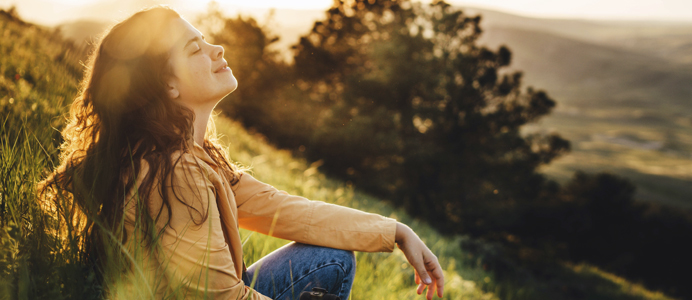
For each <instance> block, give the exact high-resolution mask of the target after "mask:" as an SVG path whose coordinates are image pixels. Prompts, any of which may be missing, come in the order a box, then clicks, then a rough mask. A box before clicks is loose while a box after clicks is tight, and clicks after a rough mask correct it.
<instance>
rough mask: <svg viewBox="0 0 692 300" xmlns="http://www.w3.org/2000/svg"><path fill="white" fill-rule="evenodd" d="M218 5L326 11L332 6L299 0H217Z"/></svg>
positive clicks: (320, 0)
mask: <svg viewBox="0 0 692 300" xmlns="http://www.w3.org/2000/svg"><path fill="white" fill-rule="evenodd" d="M218 2H219V3H223V4H230V5H234V6H236V5H237V6H242V7H253V8H282V9H327V8H329V7H330V6H331V5H332V1H331V0H301V1H284V0H254V1H241V0H218Z"/></svg>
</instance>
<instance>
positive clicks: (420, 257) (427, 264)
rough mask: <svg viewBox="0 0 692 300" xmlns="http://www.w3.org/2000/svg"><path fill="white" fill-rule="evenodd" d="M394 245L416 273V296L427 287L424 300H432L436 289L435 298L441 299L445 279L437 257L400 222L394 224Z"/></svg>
mask: <svg viewBox="0 0 692 300" xmlns="http://www.w3.org/2000/svg"><path fill="white" fill-rule="evenodd" d="M395 240H396V244H397V246H398V247H399V249H401V251H403V252H404V255H406V259H407V260H408V262H409V263H410V264H411V266H413V269H414V270H415V271H416V284H418V289H417V290H416V292H417V293H418V295H420V294H422V293H423V290H424V289H425V287H426V286H427V287H428V293H427V295H426V298H427V299H428V300H432V298H433V294H434V293H435V290H436V289H437V296H438V297H440V298H442V292H443V290H444V285H445V277H444V274H442V267H440V263H439V262H438V261H437V257H436V256H435V255H434V254H433V253H432V252H431V251H430V249H428V247H427V246H425V244H424V243H423V241H421V239H420V238H419V237H418V235H416V233H415V232H413V230H412V229H411V228H409V227H408V226H406V225H404V224H402V223H401V222H399V223H397V224H396V237H395Z"/></svg>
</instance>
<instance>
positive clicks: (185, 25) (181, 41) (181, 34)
mask: <svg viewBox="0 0 692 300" xmlns="http://www.w3.org/2000/svg"><path fill="white" fill-rule="evenodd" d="M196 36H199V37H201V36H202V33H201V32H199V30H197V28H195V27H194V26H192V24H190V22H188V21H187V20H185V19H183V18H175V19H172V20H170V22H169V26H168V27H167V30H166V31H164V33H163V36H162V38H161V42H162V43H163V45H162V46H164V47H166V48H168V49H171V51H172V52H175V51H182V50H183V46H184V45H185V44H186V43H187V41H189V40H190V39H192V38H194V37H196Z"/></svg>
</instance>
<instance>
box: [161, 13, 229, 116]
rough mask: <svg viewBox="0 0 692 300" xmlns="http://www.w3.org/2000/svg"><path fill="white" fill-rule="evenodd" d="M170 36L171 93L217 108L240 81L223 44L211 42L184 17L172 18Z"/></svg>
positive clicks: (191, 105) (197, 104)
mask: <svg viewBox="0 0 692 300" xmlns="http://www.w3.org/2000/svg"><path fill="white" fill-rule="evenodd" d="M170 22H171V26H169V30H168V34H167V36H164V39H167V41H168V43H172V45H171V48H170V58H169V65H170V66H171V69H172V71H173V76H172V77H171V78H170V79H169V80H168V85H169V90H168V92H169V93H168V94H169V97H170V98H172V99H173V100H174V101H178V102H180V103H181V104H183V105H185V106H187V107H189V108H191V109H193V110H195V111H196V110H197V109H199V108H209V107H211V108H213V107H214V106H215V105H216V103H218V101H219V100H221V99H222V98H223V97H224V96H226V95H228V94H230V93H231V92H233V91H234V90H235V89H236V87H238V81H237V80H236V79H235V77H234V76H233V72H232V71H231V69H230V68H229V67H228V64H227V63H226V60H225V59H224V58H223V53H224V50H223V47H221V46H218V45H211V44H209V43H207V42H206V41H205V40H204V37H203V36H202V34H201V33H200V32H199V31H198V30H197V29H196V28H194V27H193V26H192V25H190V23H188V22H187V21H186V20H184V19H182V18H178V19H174V20H171V21H170Z"/></svg>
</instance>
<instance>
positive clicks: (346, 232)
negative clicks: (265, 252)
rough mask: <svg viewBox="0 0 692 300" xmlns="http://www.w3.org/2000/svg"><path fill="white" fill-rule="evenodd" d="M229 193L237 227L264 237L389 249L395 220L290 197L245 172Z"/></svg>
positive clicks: (358, 248) (345, 247) (355, 248)
mask: <svg viewBox="0 0 692 300" xmlns="http://www.w3.org/2000/svg"><path fill="white" fill-rule="evenodd" d="M234 191H235V197H236V203H237V205H238V222H239V225H240V227H241V228H245V229H248V230H253V231H257V232H260V233H263V234H269V233H270V231H271V235H272V236H275V237H278V238H282V239H287V240H292V241H296V242H300V243H305V244H311V245H318V246H324V247H330V248H336V249H343V250H352V251H364V252H391V251H392V250H393V249H394V237H395V234H396V220H394V219H391V218H386V217H383V216H380V215H377V214H371V213H366V212H363V211H359V210H356V209H352V208H348V207H343V206H339V205H335V204H330V203H325V202H322V201H311V200H308V199H305V198H303V197H298V196H293V195H289V194H287V193H285V192H283V191H279V190H277V189H276V188H274V187H273V186H271V185H268V184H266V183H262V182H260V181H258V180H257V179H255V178H253V177H252V176H250V175H249V174H247V173H244V174H242V176H241V177H240V181H239V182H238V184H236V185H235V186H234ZM274 221H275V223H274ZM273 223H274V224H273ZM272 224H273V226H272Z"/></svg>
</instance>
